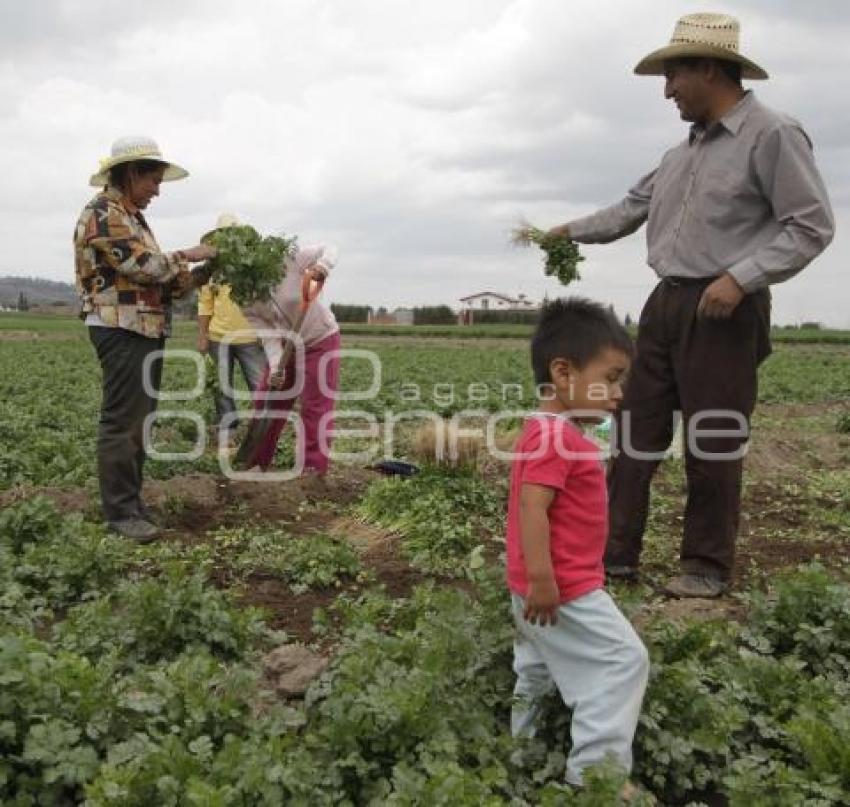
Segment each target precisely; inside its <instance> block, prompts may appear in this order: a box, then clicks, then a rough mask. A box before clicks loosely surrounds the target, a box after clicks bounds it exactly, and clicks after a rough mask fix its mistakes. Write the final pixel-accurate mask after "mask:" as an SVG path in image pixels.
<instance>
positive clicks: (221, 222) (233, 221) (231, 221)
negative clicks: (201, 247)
mask: <svg viewBox="0 0 850 807" xmlns="http://www.w3.org/2000/svg"><path fill="white" fill-rule="evenodd" d="M228 227H251V225H250V224H243V223H242V222H241V221H239V219H238V217H237V216H235V215H234V214H233V213H222V214H221V215H220V216H219V217H218V218H217V219H216V221H215V227H213V228H212V230H210V231H209V232H206V233H204V234H203V235H202V236H201V243H202V244H205V243H206V242H207V240H208V239H209V237H210V236H211V235H213V233H216V232H217V231H218V230H224V229H227V228H228ZM251 229H252V230H253V229H254V228H253V227H251ZM255 232H256V231H255Z"/></svg>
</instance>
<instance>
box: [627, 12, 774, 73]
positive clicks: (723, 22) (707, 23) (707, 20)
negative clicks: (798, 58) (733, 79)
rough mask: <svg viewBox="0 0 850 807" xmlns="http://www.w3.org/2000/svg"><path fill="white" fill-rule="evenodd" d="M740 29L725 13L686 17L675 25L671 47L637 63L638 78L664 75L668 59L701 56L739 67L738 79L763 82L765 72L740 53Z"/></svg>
mask: <svg viewBox="0 0 850 807" xmlns="http://www.w3.org/2000/svg"><path fill="white" fill-rule="evenodd" d="M740 38H741V27H740V25H739V24H738V20H737V19H735V17H731V16H729V15H728V14H707V13H703V14H686V15H685V16H684V17H681V18H680V19H679V20H678V21H677V22H676V27H675V28H674V29H673V36H672V37H671V38H670V44H669V45H666V46H665V47H663V48H659V49H658V50H654V51H652V53H650V54H649V55H648V56H644V58H643V59H641V60H640V62H638V64H637V67H635V73H637V74H638V75H639V76H663V75H664V62H665V61H666V60H667V59H683V58H686V57H694V56H704V57H708V58H711V59H723V60H725V61H727V62H737V63H738V64H740V65H741V78H747V79H765V78H767V77H768V75H767V71H766V70H764V68H762V67H759V65H757V64H756V63H755V62H753V61H751V60H750V59H748V58H747V57H746V56H743V55H742V54H741V53H740V47H739V40H740Z"/></svg>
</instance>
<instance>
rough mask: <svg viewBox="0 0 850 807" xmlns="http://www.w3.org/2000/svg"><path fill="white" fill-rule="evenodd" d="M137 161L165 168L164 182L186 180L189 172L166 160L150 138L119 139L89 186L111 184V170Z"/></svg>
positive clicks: (101, 162) (91, 179)
mask: <svg viewBox="0 0 850 807" xmlns="http://www.w3.org/2000/svg"><path fill="white" fill-rule="evenodd" d="M137 160H153V161H154V162H158V163H162V164H163V165H164V166H165V173H163V175H162V181H163V182H173V181H174V180H175V179H185V178H186V177H187V176H189V172H188V171H187V170H186V169H185V168H183V167H181V166H179V165H177V163H174V162H171V160H166V159H165V157H163V156H162V152H161V151H160V150H159V146H158V145H157V144H156V141H155V140H154V139H153V138H150V137H119V138H118V140H116V141H115V142H114V143H113V144H112V153H111V154H110V155H109V156H108V157H104V158H103V159H102V160H101V161H100V165H99V166H98V169H97V171H96V172H95V173H94V174H92V175H91V178H90V179H89V185H93V186H94V187H95V188H100V187H103V186H104V185H106V184H107V182H109V170H110V169H111V168H114V167H115V166H116V165H121V163H131V162H136V161H137Z"/></svg>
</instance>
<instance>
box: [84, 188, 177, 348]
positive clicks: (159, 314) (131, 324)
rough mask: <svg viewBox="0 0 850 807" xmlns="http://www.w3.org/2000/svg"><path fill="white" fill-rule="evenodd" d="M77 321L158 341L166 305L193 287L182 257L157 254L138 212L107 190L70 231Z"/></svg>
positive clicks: (164, 329)
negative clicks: (92, 318) (96, 320)
mask: <svg viewBox="0 0 850 807" xmlns="http://www.w3.org/2000/svg"><path fill="white" fill-rule="evenodd" d="M74 258H75V263H76V274H77V278H76V285H77V292H78V294H79V295H80V300H81V304H82V309H81V312H80V316H81V317H82V318H85V317H86V316H87V315H88V314H97V315H98V316H99V317H100V318H101V320H103V322H104V324H105V325H108V326H111V327H118V328H126V329H127V330H130V331H135V332H136V333H139V334H141V335H142V336H147V337H151V338H157V337H160V336H168V335H170V332H171V300H172V298H175V297H180V296H182V295H183V294H185V293H186V292H187V291H188V290H189V289H190V288H191V287H192V274H191V273H190V272H189V271H188V265H187V263H186V260H185V258H184V257H183V256H182V253H179V252H162V251H160V248H159V245H158V244H157V243H156V239H155V238H154V236H153V233H152V232H151V230H150V227H148V224H147V222H146V221H145V219H144V217H143V216H142V214H141V212H140V211H136V212H132V213H131V212H130V211H129V210H128V209H127V207H126V206H125V204H124V202H123V199H122V196H121V192H120V191H119V190H117V189H116V188H113V187H109V188H107V189H106V190H105V191H102V192H101V193H99V194H98V195H97V196H95V197H94V199H92V200H91V201H90V202H89V203H88V204H87V205H86V206H85V208H84V209H83V212H82V213H81V214H80V218H79V220H78V221H77V226H76V229H75V230H74Z"/></svg>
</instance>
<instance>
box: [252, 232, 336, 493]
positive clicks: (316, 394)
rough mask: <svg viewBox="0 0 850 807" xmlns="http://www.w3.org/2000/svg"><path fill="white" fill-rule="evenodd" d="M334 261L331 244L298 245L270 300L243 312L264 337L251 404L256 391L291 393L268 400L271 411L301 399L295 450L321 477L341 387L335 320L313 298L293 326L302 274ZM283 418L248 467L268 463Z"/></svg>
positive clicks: (316, 274)
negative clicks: (290, 343) (263, 360)
mask: <svg viewBox="0 0 850 807" xmlns="http://www.w3.org/2000/svg"><path fill="white" fill-rule="evenodd" d="M335 264H336V249H335V248H333V247H329V246H304V247H299V248H298V249H297V251H296V252H295V254H294V255H292V256H291V257H289V258H287V259H286V277H285V278H284V279H283V281H282V282H281V283H280V284H278V285H277V286H276V287H275V288H274V290H273V291H272V295H271V299H270V300H269V301H267V302H261V303H254V304H253V305H251V306H250V307H248V308H245V309H244V311H243V313H244V314H245V318H246V319H247V320H248V322H249V323H250V324H251V326H252V327H253V328H255V329H256V330H257V333H258V335H259V337H260V339H261V340H262V342H263V347H264V348H265V351H266V356H267V358H268V365H269V367H268V370H267V371H266V374H265V376H264V377H263V379H262V381H261V382H260V384H259V386H258V388H257V393H258V397H257V398H256V399H255V407H256V408H261V407H262V405H263V399H262V397H259V396H261V395H262V394H264V393H267V392H268V391H269V390H271V391H273V392H278V393H287V392H289V393H291V394H290V395H279V396H276V398H273V399H272V400H271V401H269V409H270V410H272V411H278V412H290V411H291V410H292V408H293V406H294V405H295V401H296V399H300V415H301V420H302V423H303V441H299V445H298V446H297V449H296V450H297V452H298V457H299V459H300V460H301V462H302V463H303V468H304V472H305V473H314V474H318V475H320V476H324V474H325V473H326V472H327V470H328V465H329V461H330V457H329V455H330V448H331V443H332V437H333V427H334V421H333V409H334V400H335V395H336V392H337V390H338V389H339V347H340V335H339V325H338V324H337V321H336V318H335V317H334V315H333V312H332V311H331V310H330V308H328V307H327V306H326V305H325V304H324V303H322V302H321V300H315V301H314V302H313V303H312V304H311V305H310V307H309V308H308V309H307V313H306V315H305V317H304V320H303V322H302V324H301V328H300V331H299V334H298V335H297V336H296V335H295V334H294V327H295V325H296V319H297V317H298V313H299V310H300V307H301V305H302V293H301V289H302V283H303V281H304V278H305V276H306V275H310V276H312V278H314V279H316V280H320V279H324V278H326V277H327V276H328V274H329V272H330V270H331V269H332V268H333V267H334V265H335ZM288 339H295V342H296V346H297V348H298V349H296V350H295V351H294V353H293V356H292V358H291V359H290V361H289V363H288V364H287V366H286V367H285V368H279V364H280V360H281V358H282V356H283V352H284V345H285V343H286V341H287V340H288ZM301 344H303V350H302V349H300V346H301ZM299 388H300V392H299ZM278 398H279V399H278ZM286 422H287V418H282V417H279V418H275V420H274V421H273V422H272V426H271V428H270V429H269V431H268V434H267V437H266V439H265V441H264V442H263V443H262V444H261V445H260V446H259V447H258V449H257V451H256V453H255V455H254V457H253V458H252V460H251V461H250V462H249V466H259V467H260V468H262V469H263V470H266V469H267V468H268V467H269V466H270V465H271V464H272V461H273V460H274V455H275V451H276V449H277V444H278V441H279V439H280V435H281V432H282V431H283V428H284V426H285V425H286Z"/></svg>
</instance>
